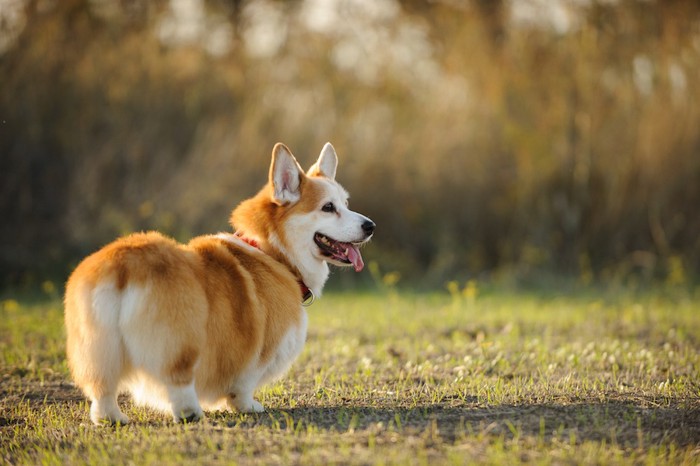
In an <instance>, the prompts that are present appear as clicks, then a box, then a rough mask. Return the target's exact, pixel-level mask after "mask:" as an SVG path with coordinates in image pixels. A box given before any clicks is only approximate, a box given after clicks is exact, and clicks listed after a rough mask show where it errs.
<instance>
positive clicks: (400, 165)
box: [0, 0, 700, 285]
mask: <svg viewBox="0 0 700 466" xmlns="http://www.w3.org/2000/svg"><path fill="white" fill-rule="evenodd" d="M6 5H7V7H4V8H3V9H2V11H1V12H0V215H1V218H2V219H3V222H2V223H1V224H0V274H1V276H2V282H3V283H4V284H10V283H13V284H16V283H19V282H22V281H23V280H27V279H31V277H32V276H34V277H35V278H38V277H40V276H41V275H44V274H49V273H53V274H61V275H63V274H65V273H66V272H67V270H68V269H69V268H70V267H71V264H72V263H74V262H75V261H76V260H78V259H79V258H80V257H82V256H83V255H85V254H87V253H89V252H90V251H92V250H94V249H96V248H97V247H99V246H100V245H101V244H104V243H105V242H108V241H110V240H112V239H113V238H114V237H115V236H117V235H119V234H123V233H126V232H129V231H134V230H140V229H149V228H158V229H161V230H164V231H165V232H166V233H169V234H171V235H174V236H176V237H177V238H179V239H182V240H186V239H187V238H188V237H189V236H191V235H193V234H198V233H203V232H211V231H217V230H221V229H226V228H228V227H227V225H226V219H227V218H228V212H229V211H230V209H231V208H232V207H233V206H234V205H235V204H236V203H237V202H238V201H239V200H241V199H242V198H244V197H246V196H248V195H250V194H252V193H253V192H255V191H256V190H257V189H258V188H259V186H260V184H261V183H262V182H263V180H264V179H265V177H266V170H267V164H268V161H269V151H270V149H271V147H272V145H273V144H274V143H275V142H276V141H278V140H282V141H284V142H286V143H287V144H289V146H290V147H291V148H292V149H293V150H294V152H295V153H296V154H297V155H298V156H299V159H300V160H301V161H302V163H310V162H311V161H312V160H313V159H314V158H315V155H316V151H318V150H319V149H320V147H321V146H322V144H323V143H324V142H326V141H327V140H330V141H332V142H333V143H334V145H335V146H336V148H337V149H338V151H339V154H340V157H341V168H340V171H339V176H340V180H341V182H343V183H344V184H345V185H346V187H347V188H348V189H349V190H350V192H351V193H352V194H353V199H352V202H353V205H354V207H356V208H357V209H358V210H362V211H365V212H367V213H368V215H370V216H372V217H373V218H374V219H375V220H377V222H378V224H379V230H378V233H377V237H376V239H375V241H374V242H373V245H372V246H370V248H371V250H370V251H368V255H371V256H373V257H374V258H375V259H377V260H379V261H380V262H381V263H382V269H384V270H393V269H396V270H400V271H401V274H402V277H405V278H407V279H410V278H411V277H413V278H423V277H427V279H428V280H429V282H430V284H433V285H442V283H443V282H444V281H445V280H447V279H448V278H449V279H452V278H455V277H457V278H459V276H461V275H464V276H471V275H474V274H478V273H483V272H494V273H497V272H499V271H501V272H504V271H505V272H507V273H510V274H515V276H516V278H518V277H527V276H530V275H532V274H537V273H542V272H546V271H550V272H561V271H565V272H566V273H568V274H572V275H575V274H582V275H583V274H585V275H586V276H587V277H598V278H600V279H607V278H610V277H625V276H627V275H629V274H635V273H640V274H641V275H642V276H645V277H651V276H657V277H661V278H665V277H666V275H667V274H670V273H671V272H672V270H671V269H673V270H678V266H679V264H680V266H682V267H684V269H683V270H684V271H685V270H688V271H691V272H698V269H700V216H698V215H697V212H696V211H697V205H700V188H699V186H700V105H699V99H700V89H699V88H698V85H697V79H696V77H697V76H698V75H700V73H699V72H700V4H698V3H697V2H695V1H691V0H675V1H668V2H667V1H638V0H619V1H616V2H610V1H593V2H569V1H566V0H556V1H552V2H542V1H539V0H522V1H519V2H505V1H481V0H480V1H475V2H466V1H459V0H457V1H455V0H441V1H435V2H416V1H411V0H401V1H398V0H336V1H332V2H329V1H322V0H300V1H297V2H282V1H276V0H248V1H242V0H239V1H224V0H170V1H157V2H147V1H129V2H123V1H110V0H104V1H100V2H96V1H90V0H62V1H60V2H58V1H54V2H52V1H49V2H47V1H38V0H27V1H25V2H10V3H6ZM670 264H675V265H673V266H671V265H670ZM676 275H677V274H676ZM684 276H686V275H684ZM344 279H346V280H349V278H347V277H344ZM404 281H407V280H404Z"/></svg>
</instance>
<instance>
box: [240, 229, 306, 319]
mask: <svg viewBox="0 0 700 466" xmlns="http://www.w3.org/2000/svg"><path fill="white" fill-rule="evenodd" d="M236 238H238V239H240V240H241V241H243V242H244V243H247V244H249V245H251V246H253V247H254V248H255V249H258V250H259V251H262V252H265V251H263V250H262V249H261V248H260V243H258V242H257V241H255V240H254V239H253V238H248V237H246V236H243V235H242V234H241V233H239V232H237V233H236ZM297 281H298V283H299V288H301V304H302V306H305V307H306V306H311V305H312V304H313V302H314V300H315V299H316V296H315V295H314V292H313V291H311V288H309V287H308V286H306V283H304V281H303V280H302V279H301V278H300V279H299V280H297Z"/></svg>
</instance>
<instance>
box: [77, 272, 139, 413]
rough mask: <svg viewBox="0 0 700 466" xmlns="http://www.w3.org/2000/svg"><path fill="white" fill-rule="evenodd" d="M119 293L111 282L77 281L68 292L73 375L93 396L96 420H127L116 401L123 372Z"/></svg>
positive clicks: (92, 402) (93, 410)
mask: <svg viewBox="0 0 700 466" xmlns="http://www.w3.org/2000/svg"><path fill="white" fill-rule="evenodd" d="M119 307H120V297H119V294H118V292H117V291H116V290H115V289H114V287H113V286H111V285H110V284H106V285H101V286H98V287H96V288H91V287H88V286H85V285H83V284H77V285H75V286H73V287H72V288H71V289H69V290H68V291H67V293H66V329H67V334H68V346H67V352H68V360H69V365H70V367H71V372H72V373H73V377H74V379H75V381H76V383H77V384H78V386H80V388H82V389H83V391H84V392H85V394H86V395H87V396H88V397H89V398H90V399H91V406H90V419H91V420H92V422H94V423H95V424H102V423H105V422H106V423H109V424H116V423H120V424H126V423H127V422H128V418H127V417H126V416H125V415H124V414H123V413H122V412H121V410H120V409H119V405H118V404H117V395H118V387H119V383H120V381H121V378H122V375H123V373H124V366H125V361H124V350H123V346H122V343H121V337H120V335H119V330H118V324H117V320H118V315H119Z"/></svg>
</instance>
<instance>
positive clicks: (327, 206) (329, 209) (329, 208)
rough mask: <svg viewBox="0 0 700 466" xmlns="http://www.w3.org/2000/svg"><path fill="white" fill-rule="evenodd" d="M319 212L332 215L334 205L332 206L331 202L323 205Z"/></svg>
mask: <svg viewBox="0 0 700 466" xmlns="http://www.w3.org/2000/svg"><path fill="white" fill-rule="evenodd" d="M321 210H322V211H324V212H328V213H333V212H335V205H333V203H332V202H328V203H326V204H323V207H321Z"/></svg>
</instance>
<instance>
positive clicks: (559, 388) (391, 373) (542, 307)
mask: <svg viewBox="0 0 700 466" xmlns="http://www.w3.org/2000/svg"><path fill="white" fill-rule="evenodd" d="M453 291H454V288H453ZM457 291H459V287H458V288H457ZM475 291H476V290H474V289H473V288H472V289H470V291H468V292H461V293H453V294H452V295H451V296H450V295H449V294H448V293H438V294H426V295H415V294H410V293H396V292H393V291H391V292H388V293H385V294H361V295H355V294H353V295H350V294H336V295H329V296H326V297H324V299H322V300H321V301H320V302H318V303H317V304H315V305H314V306H313V307H312V308H310V335H309V338H308V344H307V348H306V349H305V351H304V353H303V355H302V356H301V358H300V360H299V361H298V362H297V363H296V364H295V365H294V366H293V368H292V371H291V373H290V374H289V376H288V377H286V378H285V379H284V380H282V381H281V382H280V383H279V384H276V385H274V386H271V387H268V388H267V389H265V390H264V391H262V392H261V393H260V394H259V397H260V399H261V401H262V402H263V404H264V405H265V406H266V407H267V408H268V412H267V413H264V414H261V415H241V414H236V413H209V414H208V415H207V417H206V420H205V421H204V422H201V423H199V424H193V425H185V426H182V425H173V424H172V423H171V422H170V419H169V417H166V416H162V415H159V414H156V413H153V412H150V411H148V410H145V409H143V408H140V407H136V406H133V405H131V403H130V401H129V400H128V398H126V397H124V399H123V403H124V404H125V406H126V410H125V412H126V414H127V415H129V417H130V418H131V419H132V421H133V422H132V424H131V425H129V426H125V427H118V428H115V429H111V428H97V427H93V426H92V425H91V424H90V423H89V419H88V409H87V404H86V402H85V401H84V399H83V397H82V396H81V394H80V393H79V391H78V390H76V388H75V387H74V386H73V385H72V384H71V382H70V380H69V377H68V375H67V370H66V365H65V362H64V350H63V331H62V314H61V306H60V302H59V301H58V300H55V299H54V300H47V301H43V302H42V301H40V302H39V303H38V304H31V303H30V301H21V302H17V301H14V300H5V301H4V302H3V304H2V307H1V308H0V322H1V323H0V345H1V346H0V348H2V350H1V359H0V368H1V370H2V380H1V382H0V413H1V414H0V458H1V459H2V461H4V462H7V463H10V464H18V463H19V464H80V463H90V464H125V463H131V464H253V463H256V464H257V463H262V464H436V463H440V464H445V463H446V464H463V463H478V464H513V463H519V462H534V463H537V464H697V462H698V461H700V375H699V374H700V337H699V335H700V318H699V317H698V314H697V308H698V296H697V291H696V292H695V293H694V294H693V293H685V292H684V293H667V292H661V291H659V292H655V293H650V294H648V295H645V296H631V295H627V294H621V293H617V294H615V295H613V296H610V295H605V294H603V293H591V294H586V295H577V296H573V297H559V298H553V297H544V296H542V295H534V296H533V295H525V294H486V295H484V296H478V293H477V292H475Z"/></svg>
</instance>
